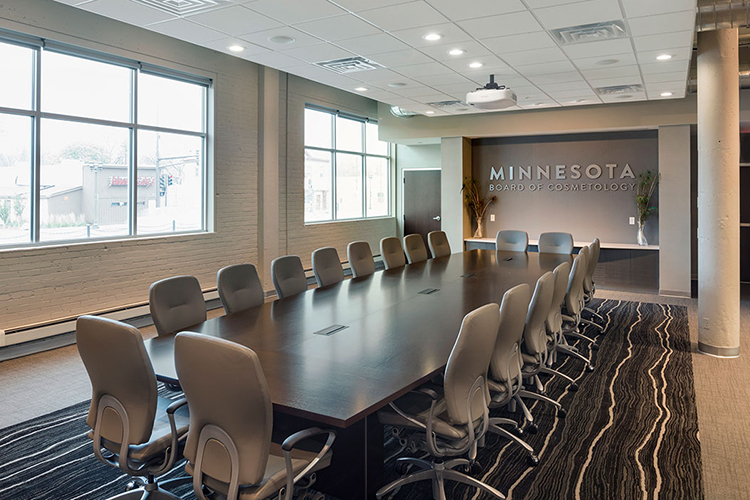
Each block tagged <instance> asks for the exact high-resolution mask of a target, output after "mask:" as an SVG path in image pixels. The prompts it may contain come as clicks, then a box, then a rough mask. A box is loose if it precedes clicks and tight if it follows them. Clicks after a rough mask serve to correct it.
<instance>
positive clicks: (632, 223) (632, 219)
mask: <svg viewBox="0 0 750 500" xmlns="http://www.w3.org/2000/svg"><path fill="white" fill-rule="evenodd" d="M630 225H631V226H634V225H635V217H631V218H630Z"/></svg>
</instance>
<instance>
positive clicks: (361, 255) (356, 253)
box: [346, 241, 375, 278]
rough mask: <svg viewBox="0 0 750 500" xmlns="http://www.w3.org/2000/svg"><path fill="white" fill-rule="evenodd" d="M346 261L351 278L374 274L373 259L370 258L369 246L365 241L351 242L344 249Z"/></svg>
mask: <svg viewBox="0 0 750 500" xmlns="http://www.w3.org/2000/svg"><path fill="white" fill-rule="evenodd" d="M346 259H347V260H348V261H349V267H351V269H352V276H354V277H355V278H361V277H362V276H369V275H370V274H372V273H374V272H375V259H373V258H372V250H370V244H369V243H367V242H366V241H352V242H351V243H349V245H347V247H346Z"/></svg>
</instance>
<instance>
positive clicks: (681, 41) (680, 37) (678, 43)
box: [633, 30, 694, 52]
mask: <svg viewBox="0 0 750 500" xmlns="http://www.w3.org/2000/svg"><path fill="white" fill-rule="evenodd" d="M693 37H694V32H693V31H692V30H690V31H677V32H675V33H664V34H662V35H647V36H639V37H636V38H634V39H633V40H634V41H635V50H637V51H638V52H645V51H647V50H660V49H671V48H684V47H692V46H693Z"/></svg>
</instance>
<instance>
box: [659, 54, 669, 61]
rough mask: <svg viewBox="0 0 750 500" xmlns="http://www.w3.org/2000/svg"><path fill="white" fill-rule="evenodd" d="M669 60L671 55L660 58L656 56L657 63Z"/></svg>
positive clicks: (663, 55)
mask: <svg viewBox="0 0 750 500" xmlns="http://www.w3.org/2000/svg"><path fill="white" fill-rule="evenodd" d="M670 59H672V55H671V54H662V55H660V56H656V60H657V61H669V60H670Z"/></svg>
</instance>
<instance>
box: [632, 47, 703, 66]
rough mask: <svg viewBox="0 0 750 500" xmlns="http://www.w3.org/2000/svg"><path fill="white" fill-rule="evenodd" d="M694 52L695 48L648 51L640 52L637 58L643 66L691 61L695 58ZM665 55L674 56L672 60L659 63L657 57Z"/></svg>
mask: <svg viewBox="0 0 750 500" xmlns="http://www.w3.org/2000/svg"><path fill="white" fill-rule="evenodd" d="M693 52H694V51H693V47H683V48H681V49H662V50H648V51H644V52H638V53H637V54H636V55H635V57H636V58H637V59H638V62H639V63H641V64H650V63H656V62H659V63H664V62H674V61H689V60H691V59H692V57H693ZM663 54H669V55H670V56H672V58H671V59H669V60H668V61H659V60H658V59H657V57H658V56H660V55H663Z"/></svg>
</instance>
